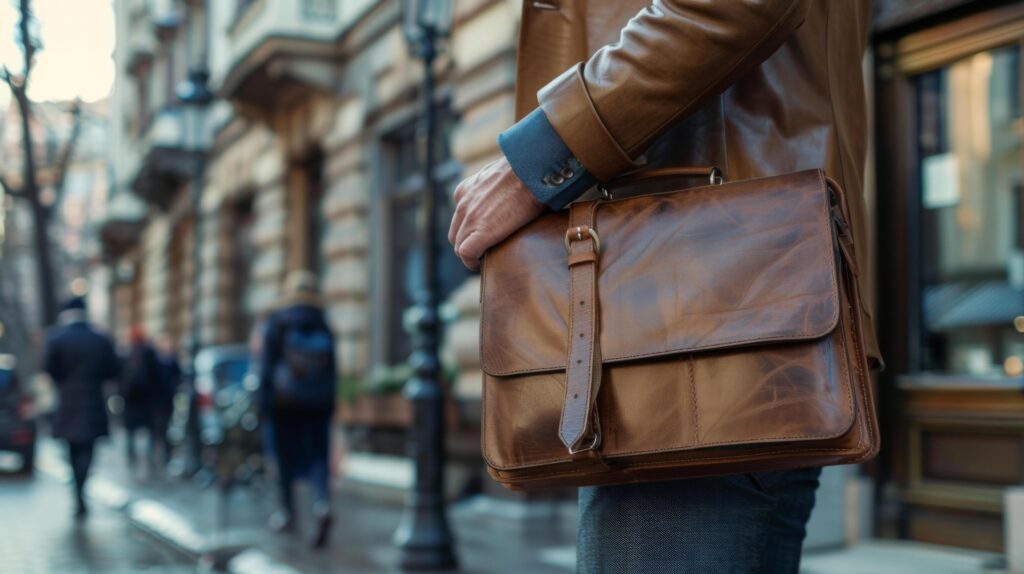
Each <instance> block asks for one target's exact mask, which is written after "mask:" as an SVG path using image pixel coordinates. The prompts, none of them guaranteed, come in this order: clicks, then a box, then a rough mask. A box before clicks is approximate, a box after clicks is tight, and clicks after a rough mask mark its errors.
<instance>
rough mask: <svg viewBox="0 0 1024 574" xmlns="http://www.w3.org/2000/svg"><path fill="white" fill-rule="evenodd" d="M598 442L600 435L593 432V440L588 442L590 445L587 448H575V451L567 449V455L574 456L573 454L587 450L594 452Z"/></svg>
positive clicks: (570, 448)
mask: <svg viewBox="0 0 1024 574" xmlns="http://www.w3.org/2000/svg"><path fill="white" fill-rule="evenodd" d="M600 442H601V433H599V432H595V433H594V440H592V441H590V444H589V445H588V446H585V447H583V448H577V449H574V448H572V447H569V454H570V455H574V454H579V453H581V452H587V451H588V450H594V449H595V448H597V445H598V444H599V443H600Z"/></svg>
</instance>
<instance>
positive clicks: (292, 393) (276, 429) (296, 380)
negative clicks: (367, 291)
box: [259, 271, 337, 548]
mask: <svg viewBox="0 0 1024 574" xmlns="http://www.w3.org/2000/svg"><path fill="white" fill-rule="evenodd" d="M334 352H335V351H334V335H333V334H332V332H331V328H330V327H329V326H328V324H327V319H326V316H325V314H324V310H323V304H322V302H321V299H320V296H319V294H318V290H317V279H316V276H315V275H313V274H312V273H310V272H308V271H295V272H292V273H291V274H289V275H288V278H287V281H286V282H285V293H284V298H283V300H282V302H281V304H280V305H279V308H278V310H276V311H275V312H273V313H271V314H270V316H269V317H268V318H267V320H266V322H265V324H264V327H263V342H262V344H261V345H260V355H259V357H260V358H259V375H260V410H261V414H262V418H263V419H264V421H265V422H264V424H266V423H269V424H270V425H271V432H270V435H271V438H272V443H273V451H274V453H275V454H276V459H277V467H278V468H277V471H278V472H277V477H278V484H279V488H280V497H281V511H280V512H278V513H276V514H275V515H274V516H273V517H271V527H272V528H274V529H275V530H277V531H279V532H292V531H294V530H295V528H296V519H295V501H294V492H293V486H294V483H295V481H296V480H298V479H300V478H306V479H307V480H309V482H310V483H311V485H312V487H313V515H314V518H315V520H316V532H315V535H314V536H313V539H312V546H313V548H322V547H323V546H324V545H325V544H326V543H327V539H328V536H329V534H330V528H331V524H332V515H331V506H330V468H329V454H330V436H331V420H332V417H333V414H334V406H335V388H336V379H337V365H336V360H335V355H334Z"/></svg>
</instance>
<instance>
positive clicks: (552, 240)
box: [480, 170, 839, 376]
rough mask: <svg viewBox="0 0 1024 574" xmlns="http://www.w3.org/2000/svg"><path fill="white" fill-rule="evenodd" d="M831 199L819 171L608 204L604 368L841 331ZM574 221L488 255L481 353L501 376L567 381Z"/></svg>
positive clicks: (532, 227) (513, 240)
mask: <svg viewBox="0 0 1024 574" xmlns="http://www.w3.org/2000/svg"><path fill="white" fill-rule="evenodd" d="M830 207H831V205H830V201H829V190H828V187H827V185H826V182H825V179H824V177H823V175H822V173H821V172H820V171H819V170H811V171H804V172H799V173H794V174H788V175H784V176H779V177H772V178H762V179H757V180H750V181H737V182H733V183H727V184H724V185H717V186H705V187H699V188H689V189H681V190H679V191H674V192H670V193H664V194H658V195H647V196H640V197H632V198H628V199H622V200H612V201H606V202H602V203H601V205H600V206H599V207H598V208H597V214H596V220H595V221H596V225H595V227H596V231H597V234H598V236H599V240H600V254H599V257H600V264H599V265H598V269H599V278H598V300H599V302H600V342H601V354H602V360H603V362H604V363H606V364H607V363H618V362H625V361H632V360H638V359H644V358H654V357H660V356H668V355H674V354H680V353H696V352H701V351H710V350H717V349H726V348H735V347H741V346H754V345H759V344H765V343H769V342H773V343H778V342H786V341H807V340H813V339H817V338H820V337H823V336H825V335H828V334H829V333H831V332H832V331H833V330H834V329H835V328H836V325H837V322H838V320H839V289H838V286H837V268H836V251H835V247H834V242H833V239H832V237H833V235H832V219H831V217H830V211H831V210H830ZM567 228H568V212H559V213H556V214H548V215H546V216H544V217H541V218H539V219H537V220H536V221H534V222H533V223H531V224H529V225H527V226H525V227H524V228H522V229H520V230H519V231H518V232H516V233H515V234H513V235H512V236H511V237H510V238H509V239H507V240H506V241H504V242H502V243H501V244H499V245H497V246H496V247H494V248H493V249H491V250H490V251H488V253H487V255H486V257H485V258H484V266H483V277H482V287H481V307H482V309H481V313H482V319H481V328H480V351H481V359H482V365H483V369H484V371H485V372H487V373H488V374H489V375H492V376H508V375H515V374H523V373H538V372H545V371H559V370H564V369H565V361H566V356H567V345H568V337H569V333H568V316H569V313H568V309H569V304H570V296H571V294H570V293H569V269H568V266H567V257H566V247H565V236H566V230H567Z"/></svg>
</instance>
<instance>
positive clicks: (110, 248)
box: [99, 192, 146, 259]
mask: <svg viewBox="0 0 1024 574" xmlns="http://www.w3.org/2000/svg"><path fill="white" fill-rule="evenodd" d="M145 220H146V208H145V206H144V205H142V204H141V202H139V200H138V199H136V198H135V197H132V196H131V195H130V194H128V193H123V192H121V193H114V194H113V197H111V199H110V201H109V203H108V204H107V212H106V214H105V215H104V216H103V220H102V221H101V222H100V225H99V238H100V245H101V246H102V256H103V257H104V258H106V259H116V258H118V257H120V256H121V255H123V254H125V253H127V252H128V251H129V250H130V249H131V248H132V246H134V245H135V243H136V242H137V241H138V238H139V233H141V232H142V227H143V225H144V223H145Z"/></svg>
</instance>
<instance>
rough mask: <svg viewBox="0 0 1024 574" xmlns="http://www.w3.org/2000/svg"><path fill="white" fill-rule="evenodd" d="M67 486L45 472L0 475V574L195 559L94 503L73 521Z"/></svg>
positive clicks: (155, 565)
mask: <svg viewBox="0 0 1024 574" xmlns="http://www.w3.org/2000/svg"><path fill="white" fill-rule="evenodd" d="M71 508H72V503H71V496H70V487H69V486H68V485H67V484H62V483H61V482H60V481H58V480H57V479H55V478H53V477H51V476H47V475H44V474H41V473H40V474H37V476H36V477H34V478H27V479H23V478H15V477H10V476H7V475H3V476H0V574H93V573H96V574H99V573H102V574H138V573H146V574H182V573H186V572H195V571H196V570H195V566H194V563H192V564H188V563H186V562H184V561H183V559H182V557H180V556H178V555H177V554H175V553H173V552H171V551H170V550H167V549H166V547H165V546H163V545H161V544H160V543H158V542H156V541H154V540H152V539H150V538H148V537H146V536H145V535H144V534H142V533H140V532H139V531H137V530H135V529H134V528H132V527H131V526H130V525H129V524H128V522H127V521H126V520H125V518H124V516H123V515H122V514H120V513H119V512H117V511H115V510H110V509H106V508H102V507H99V506H98V505H93V508H92V513H91V514H90V515H89V517H88V518H87V519H86V520H85V521H83V522H81V523H76V522H75V520H74V519H73V518H72V517H71Z"/></svg>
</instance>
